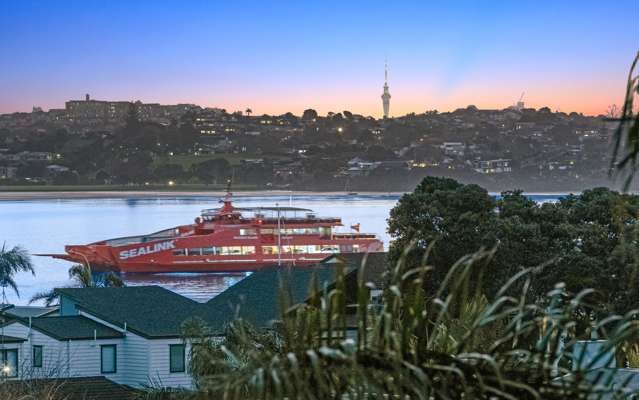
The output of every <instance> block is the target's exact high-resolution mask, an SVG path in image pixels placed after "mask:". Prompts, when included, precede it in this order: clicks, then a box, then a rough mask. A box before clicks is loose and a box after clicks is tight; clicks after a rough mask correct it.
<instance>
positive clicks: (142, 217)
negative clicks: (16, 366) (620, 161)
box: [0, 195, 557, 304]
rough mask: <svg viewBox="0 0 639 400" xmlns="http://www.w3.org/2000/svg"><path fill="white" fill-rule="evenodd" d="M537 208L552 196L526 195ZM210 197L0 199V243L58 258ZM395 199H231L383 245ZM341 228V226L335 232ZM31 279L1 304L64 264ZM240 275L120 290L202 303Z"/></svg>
mask: <svg viewBox="0 0 639 400" xmlns="http://www.w3.org/2000/svg"><path fill="white" fill-rule="evenodd" d="M532 197H533V198H535V200H537V201H539V202H544V201H555V200H556V199H557V196H556V195H540V196H532ZM218 200H219V199H218V198H217V197H216V198H209V197H198V198H148V199H92V200H34V201H0V240H6V244H7V246H9V247H11V246H14V245H17V244H19V245H22V246H24V247H25V248H26V249H27V250H28V251H29V252H31V253H33V254H37V253H63V252H64V245H66V244H86V243H90V242H95V241H98V240H102V239H108V238H114V237H120V236H130V235H138V234H145V233H150V232H155V231H158V230H161V229H164V228H169V227H172V226H176V225H181V224H187V223H190V222H191V221H193V219H194V218H195V217H197V216H198V215H199V212H200V211H201V210H202V209H204V208H212V207H218V206H219V203H218ZM397 200H398V197H397V196H384V195H381V196H372V195H370V196H369V195H366V196H365V195H361V196H298V197H296V196H293V197H289V196H281V197H280V196H269V197H257V196H256V197H238V198H236V199H235V200H234V204H235V205H236V206H238V207H251V206H273V205H275V203H279V204H280V205H282V206H285V205H286V206H288V205H293V206H295V207H304V208H310V209H313V210H314V211H315V212H316V213H317V214H318V215H323V216H338V217H341V218H342V220H343V222H344V226H345V227H349V226H350V225H352V224H354V223H358V222H359V223H361V231H362V232H371V233H377V234H378V235H379V236H380V237H381V238H382V240H383V241H384V243H385V244H386V245H387V244H388V241H389V239H390V238H389V236H388V234H387V233H386V219H387V217H388V212H389V211H390V209H391V208H392V207H393V206H394V205H395V203H396V202H397ZM343 229H344V230H347V228H343ZM33 261H34V263H35V266H36V276H35V277H34V276H32V275H30V274H20V275H18V276H17V277H16V280H17V283H18V286H19V289H20V298H17V297H16V296H15V294H14V293H13V292H8V298H9V302H13V303H14V304H26V303H27V302H28V300H29V299H30V298H31V296H33V295H34V294H35V293H37V292H40V291H43V290H48V289H51V288H53V287H62V286H68V285H70V284H71V282H70V281H69V279H68V276H67V269H68V267H69V265H70V263H68V262H66V261H62V260H54V259H50V258H45V257H34V258H33ZM244 276H246V274H237V273H235V274H228V273H210V274H177V273H171V274H126V275H123V278H124V281H125V282H126V283H127V285H160V286H163V287H166V288H167V289H170V290H173V291H175V292H177V293H180V294H183V295H185V296H188V297H191V298H193V299H195V300H198V301H206V300H208V299H210V298H211V297H214V296H215V295H216V294H217V293H219V292H221V291H223V290H224V289H226V288H227V287H228V286H230V285H232V284H234V283H235V282H237V281H239V280H240V279H242V278H243V277H244Z"/></svg>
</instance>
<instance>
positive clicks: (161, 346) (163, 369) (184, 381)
mask: <svg viewBox="0 0 639 400" xmlns="http://www.w3.org/2000/svg"><path fill="white" fill-rule="evenodd" d="M183 343H184V341H183V340H182V339H179V338H175V339H151V340H149V378H150V379H151V380H152V382H153V383H154V384H155V385H160V386H170V387H182V388H192V387H193V386H194V382H193V378H191V376H190V375H189V374H188V373H187V372H170V363H169V361H170V356H169V345H171V344H183ZM190 352H191V351H190V346H189V345H188V344H187V345H185V349H184V353H185V355H186V360H185V363H186V370H187V371H188V365H189V360H188V356H189V354H190Z"/></svg>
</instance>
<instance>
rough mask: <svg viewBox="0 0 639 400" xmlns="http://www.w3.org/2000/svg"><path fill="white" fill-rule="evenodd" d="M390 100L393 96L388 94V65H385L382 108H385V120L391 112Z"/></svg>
mask: <svg viewBox="0 0 639 400" xmlns="http://www.w3.org/2000/svg"><path fill="white" fill-rule="evenodd" d="M390 98H391V95H390V93H389V92H388V64H387V63H384V93H382V106H383V107H384V118H388V112H389V111H390Z"/></svg>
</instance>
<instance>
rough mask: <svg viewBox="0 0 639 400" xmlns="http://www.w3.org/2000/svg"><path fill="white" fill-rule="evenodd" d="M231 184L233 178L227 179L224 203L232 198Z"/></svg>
mask: <svg viewBox="0 0 639 400" xmlns="http://www.w3.org/2000/svg"><path fill="white" fill-rule="evenodd" d="M232 184H233V178H232V177H229V178H228V179H227V180H226V196H225V197H224V202H225V203H226V202H228V201H231V197H233V193H232V192H231V185H232Z"/></svg>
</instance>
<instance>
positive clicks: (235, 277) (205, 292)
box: [121, 272, 251, 302]
mask: <svg viewBox="0 0 639 400" xmlns="http://www.w3.org/2000/svg"><path fill="white" fill-rule="evenodd" d="M250 274H251V273H250V272H244V273H157V274H122V276H121V277H122V280H123V281H124V283H125V284H126V285H127V286H148V285H158V286H162V287H163V288H165V289H169V290H171V291H173V292H176V293H180V294H182V295H184V296H186V297H189V298H191V299H193V300H195V301H199V302H206V301H209V300H210V299H212V298H213V297H215V296H216V295H217V294H219V293H221V292H223V291H224V290H225V289H226V288H228V287H229V286H232V285H233V284H235V283H237V282H239V281H240V280H242V279H244V278H245V277H247V276H248V275H250Z"/></svg>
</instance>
